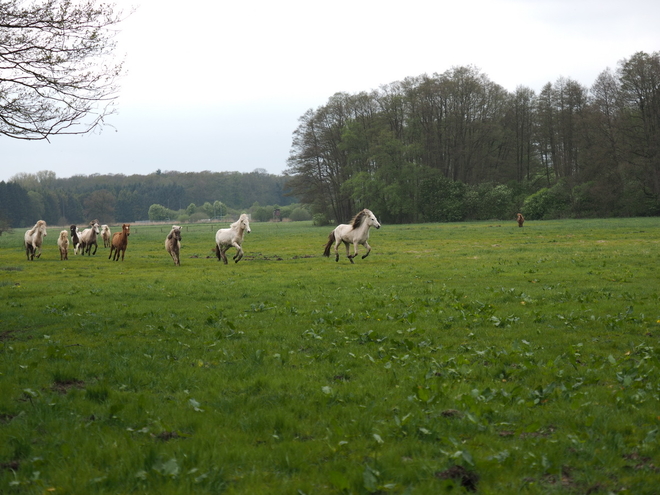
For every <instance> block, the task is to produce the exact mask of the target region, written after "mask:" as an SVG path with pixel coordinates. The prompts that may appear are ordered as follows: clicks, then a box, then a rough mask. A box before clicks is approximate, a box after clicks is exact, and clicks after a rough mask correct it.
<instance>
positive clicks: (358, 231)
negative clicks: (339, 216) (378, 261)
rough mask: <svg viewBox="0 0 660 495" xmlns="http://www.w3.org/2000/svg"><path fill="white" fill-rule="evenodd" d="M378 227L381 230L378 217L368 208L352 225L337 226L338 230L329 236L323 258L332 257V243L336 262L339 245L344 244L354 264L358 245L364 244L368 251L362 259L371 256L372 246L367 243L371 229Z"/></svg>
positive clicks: (347, 254)
mask: <svg viewBox="0 0 660 495" xmlns="http://www.w3.org/2000/svg"><path fill="white" fill-rule="evenodd" d="M370 227H376V228H377V229H379V228H380V223H378V220H377V219H376V216H375V215H374V214H373V213H372V212H371V210H367V209H366V208H365V209H364V210H362V211H361V212H360V213H358V214H357V215H355V216H354V217H353V220H351V223H342V224H341V225H337V228H336V229H335V230H333V231H332V232H330V235H329V236H328V242H327V243H326V245H325V251H324V252H323V256H326V257H329V256H330V248H331V247H332V243H333V242H334V243H335V261H339V251H338V249H339V244H340V243H342V242H343V243H344V245H345V246H346V257H347V258H348V259H349V260H350V261H351V263H354V261H353V258H355V257H356V256H357V255H358V244H362V245H363V246H364V247H365V248H366V249H367V253H366V254H365V255H364V256H362V259H364V258H366V257H367V256H369V253H370V252H371V246H370V245H369V243H368V242H367V240H368V239H369V228H370ZM349 244H353V255H351V254H349Z"/></svg>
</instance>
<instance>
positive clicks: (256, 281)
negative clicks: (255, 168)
mask: <svg viewBox="0 0 660 495" xmlns="http://www.w3.org/2000/svg"><path fill="white" fill-rule="evenodd" d="M218 227H219V226H217V225H216V226H209V225H191V226H189V227H184V229H183V233H182V235H183V241H182V242H183V248H182V261H181V266H180V267H175V266H174V264H173V263H172V261H171V259H170V258H169V256H168V255H167V253H166V252H165V249H164V245H163V243H164V239H165V236H166V234H167V232H169V228H166V227H160V226H141V225H138V226H135V225H133V226H132V229H131V230H132V232H131V236H130V238H129V245H128V250H127V252H126V259H125V261H124V262H123V263H122V262H112V261H110V260H108V254H109V250H108V249H104V248H102V247H100V248H99V250H98V253H97V254H96V256H94V257H91V258H89V257H84V258H83V257H82V256H73V254H70V258H69V261H65V262H61V261H59V253H58V250H57V246H56V239H57V232H58V230H57V229H54V228H49V231H48V236H47V237H46V239H45V245H44V249H43V254H42V257H41V259H39V260H35V261H34V262H28V261H26V259H25V253H24V250H23V248H22V237H23V231H18V230H17V231H16V232H15V233H14V234H12V235H3V236H1V237H0V493H7V494H12V493H21V494H23V493H29V494H33V493H34V494H36V493H40V494H41V493H56V494H57V493H67V494H78V493H85V494H96V493H99V494H105V493H108V494H110V493H159V494H190V493H195V494H203V493H250V494H272V493H303V494H322V493H355V494H361V493H440V492H443V491H447V490H450V489H453V490H452V492H453V493H462V492H471V491H472V490H474V489H476V491H477V493H483V494H502V493H514V492H518V491H520V492H523V493H532V494H533V493H580V494H583V493H634V494H651V493H657V490H658V484H657V480H658V479H660V445H659V441H660V435H659V434H658V433H659V431H660V430H659V427H660V401H659V399H660V381H659V379H658V378H659V369H660V345H659V342H658V339H659V337H660V297H659V295H658V292H659V288H660V287H659V286H660V283H659V282H660V276H659V275H660V274H659V272H658V261H659V258H660V244H659V243H660V226H659V225H658V221H657V219H653V218H648V219H625V220H575V221H557V222H554V221H552V222H551V221H548V222H527V223H526V225H525V227H524V228H522V229H519V228H518V227H517V225H516V223H515V222H514V221H511V222H506V223H504V222H485V223H467V224H423V225H392V226H390V225H385V226H383V228H381V229H380V230H374V229H372V231H371V239H370V241H371V245H372V247H373V251H372V253H371V255H370V256H369V257H368V258H366V259H365V260H362V259H357V260H356V262H355V264H354V265H351V264H350V263H349V262H348V260H346V258H345V257H343V256H342V257H340V262H339V263H335V262H334V259H333V258H331V259H327V258H324V257H322V256H321V253H322V250H323V245H324V243H325V241H326V239H327V234H328V233H329V230H330V229H329V228H327V229H326V228H323V229H319V228H315V227H312V226H311V225H309V224H308V223H282V224H272V223H268V224H261V223H253V224H252V225H251V227H252V233H251V234H247V235H246V239H245V242H244V249H245V258H244V259H243V260H242V261H241V262H240V263H238V264H234V263H232V262H231V261H230V264H229V265H227V266H225V265H223V264H221V263H220V262H218V261H217V260H216V259H215V258H214V257H211V256H213V255H212V253H211V248H212V246H213V239H214V232H215V230H216V229H217V228H218ZM116 230H117V228H116V227H115V228H114V229H113V231H116ZM340 252H341V251H340ZM233 253H234V250H233V249H232V250H230V251H229V254H230V255H231V256H233Z"/></svg>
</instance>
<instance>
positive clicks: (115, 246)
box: [108, 223, 131, 261]
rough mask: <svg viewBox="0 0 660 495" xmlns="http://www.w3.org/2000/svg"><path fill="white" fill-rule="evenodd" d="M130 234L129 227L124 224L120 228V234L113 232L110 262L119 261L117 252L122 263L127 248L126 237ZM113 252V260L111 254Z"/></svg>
mask: <svg viewBox="0 0 660 495" xmlns="http://www.w3.org/2000/svg"><path fill="white" fill-rule="evenodd" d="M130 234H131V225H130V224H128V223H125V224H124V225H122V226H121V232H115V233H114V234H113V236H112V245H111V246H110V256H108V259H110V258H112V261H119V251H121V260H122V261H124V253H126V248H127V247H128V236H129V235H130ZM113 251H114V253H115V255H114V258H113V256H112V252H113Z"/></svg>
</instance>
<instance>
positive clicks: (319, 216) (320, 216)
mask: <svg viewBox="0 0 660 495" xmlns="http://www.w3.org/2000/svg"><path fill="white" fill-rule="evenodd" d="M312 223H313V224H314V225H316V226H317V227H323V226H325V225H330V220H328V217H327V216H325V213H314V216H313V217H312Z"/></svg>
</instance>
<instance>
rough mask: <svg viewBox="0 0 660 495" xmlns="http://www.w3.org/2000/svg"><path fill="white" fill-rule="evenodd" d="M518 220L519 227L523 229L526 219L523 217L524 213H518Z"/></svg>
mask: <svg viewBox="0 0 660 495" xmlns="http://www.w3.org/2000/svg"><path fill="white" fill-rule="evenodd" d="M516 220H517V221H518V227H522V226H523V223H525V217H523V216H522V213H518V216H517V217H516Z"/></svg>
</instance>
